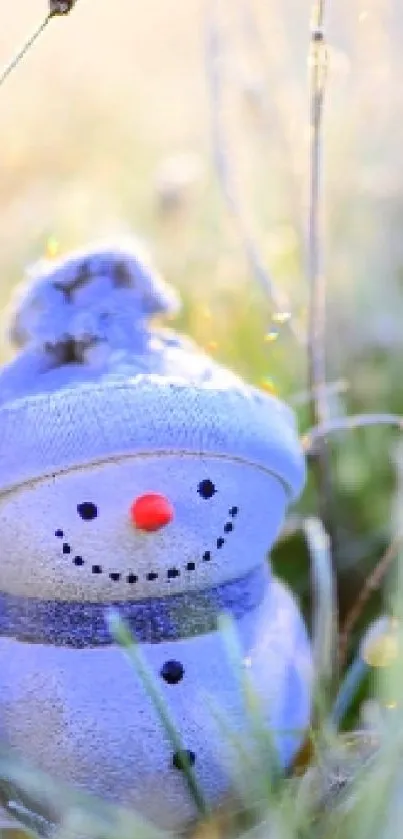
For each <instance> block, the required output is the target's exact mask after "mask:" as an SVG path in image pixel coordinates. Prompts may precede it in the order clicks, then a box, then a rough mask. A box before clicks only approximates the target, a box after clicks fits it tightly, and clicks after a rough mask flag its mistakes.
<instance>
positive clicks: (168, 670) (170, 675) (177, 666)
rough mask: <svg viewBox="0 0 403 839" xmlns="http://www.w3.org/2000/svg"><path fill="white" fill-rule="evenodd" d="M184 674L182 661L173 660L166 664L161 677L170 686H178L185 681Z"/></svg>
mask: <svg viewBox="0 0 403 839" xmlns="http://www.w3.org/2000/svg"><path fill="white" fill-rule="evenodd" d="M184 672H185V671H184V669H183V664H181V663H180V661H175V660H174V659H171V660H170V661H166V662H165V664H164V666H163V668H162V670H161V676H162V678H163V679H164V681H165V682H168V684H169V685H177V684H178V682H180V680H181V679H183V674H184Z"/></svg>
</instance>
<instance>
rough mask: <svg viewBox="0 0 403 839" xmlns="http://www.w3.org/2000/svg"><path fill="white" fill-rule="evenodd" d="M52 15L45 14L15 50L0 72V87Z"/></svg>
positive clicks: (50, 13)
mask: <svg viewBox="0 0 403 839" xmlns="http://www.w3.org/2000/svg"><path fill="white" fill-rule="evenodd" d="M52 17H53V14H52V12H49V14H47V15H46V17H45V19H44V20H43V21H42V23H40V24H39V26H38V27H37V28H36V29H35V31H34V32H33V33H32V35H31V36H30V37H29V38H28V40H27V41H25V44H24V45H23V46H22V47H21V49H20V50H19V51H18V52H17V54H16V55H15V56H14V58H12V59H11V61H10V62H9V64H7V65H6V67H5V68H4V70H3V71H2V72H1V73H0V87H1V86H2V85H3V84H4V82H5V81H6V79H8V77H9V76H10V75H11V73H12V72H13V70H15V69H16V67H18V65H19V63H20V61H22V59H23V58H24V57H25V56H26V54H27V52H29V50H30V49H31V47H33V45H34V43H35V41H37V40H38V38H39V37H40V35H42V32H44V30H45V29H46V27H47V25H48V23H49V21H51V20H52Z"/></svg>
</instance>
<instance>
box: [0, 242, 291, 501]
mask: <svg viewBox="0 0 403 839" xmlns="http://www.w3.org/2000/svg"><path fill="white" fill-rule="evenodd" d="M178 308H179V300H178V297H177V295H176V293H175V292H174V291H173V290H172V289H171V288H169V287H168V286H167V285H166V284H165V282H164V281H163V280H162V279H161V278H160V277H159V276H158V275H157V274H156V272H155V271H154V269H153V268H152V266H151V264H150V263H149V262H148V260H147V258H146V257H145V255H144V254H143V253H142V251H141V248H140V246H139V245H138V243H136V242H135V243H132V242H131V243H129V244H126V243H125V244H123V245H118V246H111V247H108V246H104V247H94V248H91V249H88V250H85V251H80V252H75V253H73V254H72V255H70V256H68V257H67V258H64V259H61V260H60V261H58V262H55V261H50V262H47V261H45V262H41V263H39V264H38V265H36V266H34V268H33V269H32V270H31V271H30V272H29V274H28V282H27V284H26V286H25V287H23V288H22V290H21V291H20V292H19V293H18V295H17V300H16V302H15V303H14V306H13V310H12V313H11V317H10V328H9V337H10V339H11V341H12V343H13V344H14V346H16V347H17V348H18V349H19V353H18V354H17V356H16V358H15V359H14V360H13V361H11V362H10V363H9V364H7V365H6V366H4V367H3V369H2V370H1V371H0V492H5V491H7V490H10V489H12V488H13V487H16V486H18V485H20V484H23V483H25V482H27V481H33V480H35V479H38V478H40V477H44V476H48V475H51V474H55V473H57V472H59V471H62V470H68V469H70V468H74V467H77V466H78V465H84V464H90V463H95V462H100V461H103V460H106V459H110V458H111V457H116V456H123V455H133V454H136V453H139V454H140V453H141V454H150V453H154V452H155V453H157V452H158V453H163V452H166V453H175V452H178V453H182V452H183V453H190V454H201V455H208V454H210V455H216V456H224V457H227V458H232V459H236V460H238V461H244V462H247V463H249V464H254V465H256V466H257V467H260V468H261V469H263V470H267V471H269V472H270V473H272V474H274V475H275V476H276V477H278V479H279V480H280V481H281V482H282V483H283V484H284V486H285V487H286V489H287V492H288V495H289V497H290V498H291V499H293V498H295V497H296V496H297V495H298V494H299V492H300V491H301V488H302V485H303V482H304V477H305V467H304V460H303V456H302V453H301V449H300V446H299V443H298V438H297V434H296V429H295V422H294V417H293V414H292V412H291V411H290V410H289V409H288V408H287V407H286V406H285V405H283V404H282V403H281V402H280V401H279V400H278V399H276V398H275V397H273V396H270V395H268V394H265V393H263V392H260V391H259V390H257V389H255V388H253V387H250V386H248V385H246V384H245V383H244V382H243V381H242V380H241V379H239V378H238V377H237V376H236V375H235V374H234V373H231V372H229V371H228V370H226V369H225V368H223V367H221V366H220V365H218V364H216V363H215V362H214V361H213V360H212V359H210V358H209V357H208V356H207V355H206V354H205V353H204V352H202V351H201V350H200V349H199V348H198V347H197V346H196V345H195V344H194V343H192V342H191V341H190V340H188V339H186V338H184V337H182V336H179V335H177V334H176V333H174V332H172V331H169V330H163V329H161V328H157V327H156V326H155V325H153V324H152V323H150V320H151V318H152V317H153V316H155V315H161V314H164V313H165V314H167V313H174V312H176V311H177V309H178Z"/></svg>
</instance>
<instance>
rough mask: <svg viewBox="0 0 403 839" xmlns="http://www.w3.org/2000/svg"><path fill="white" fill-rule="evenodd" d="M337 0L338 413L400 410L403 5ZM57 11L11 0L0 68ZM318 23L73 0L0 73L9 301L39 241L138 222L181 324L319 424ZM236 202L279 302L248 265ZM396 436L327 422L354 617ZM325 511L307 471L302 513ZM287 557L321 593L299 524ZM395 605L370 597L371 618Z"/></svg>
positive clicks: (332, 306) (1, 230) (304, 15)
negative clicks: (310, 63) (231, 197)
mask: <svg viewBox="0 0 403 839" xmlns="http://www.w3.org/2000/svg"><path fill="white" fill-rule="evenodd" d="M329 5H330V8H329V14H328V18H327V26H326V29H327V37H328V40H329V45H330V46H329V59H330V69H329V75H328V82H327V93H326V107H325V119H324V134H323V148H324V158H323V160H324V167H325V182H324V187H325V195H324V197H325V233H324V244H325V250H326V275H327V283H328V325H327V362H328V378H329V381H330V382H333V383H335V386H334V388H333V390H332V395H331V397H330V410H331V414H332V416H338V415H346V414H350V413H356V412H364V411H381V412H397V413H403V384H402V374H401V370H402V350H403V346H402V345H403V329H402V324H403V288H402V286H403V237H402V235H401V227H402V221H403V159H402V149H403V88H402V84H401V77H402V72H403V56H402V47H401V44H402V37H403V8H402V6H401V3H400V0H354V2H352V0H339V2H337V3H332V4H329ZM46 11H47V6H46V3H44V2H42V0H18V3H12V2H10V0H0V66H3V65H5V64H6V63H7V62H8V61H9V59H10V58H11V57H12V55H13V53H14V52H15V51H16V49H17V48H18V47H19V46H20V45H21V44H22V42H23V41H24V39H25V37H26V36H27V35H28V34H29V33H30V31H31V30H32V29H34V28H35V26H36V25H37V24H38V23H39V22H40V20H41V19H42V18H43V17H44V15H45V14H46ZM309 23H310V3H309V2H307V0H281V3H280V2H278V0H277V2H276V0H221V2H217V3H214V4H212V3H211V4H210V3H208V2H202V1H201V0H186V2H179V3H178V0H164V2H163V3H162V2H160V0H147V2H145V3H144V2H140V0H119V2H118V3H117V2H116V1H115V2H114V0H78V2H77V5H76V7H75V8H74V9H73V11H72V13H71V14H70V15H69V16H68V17H66V18H60V19H57V20H54V21H52V22H51V24H50V25H49V27H48V28H47V30H46V31H45V33H44V34H43V35H42V37H41V39H40V40H39V41H38V43H37V44H36V46H35V48H34V49H32V51H31V52H30V53H29V55H28V56H27V57H26V58H25V59H24V62H23V63H22V64H21V65H20V67H19V68H18V70H17V71H16V72H15V73H14V74H13V75H12V76H10V78H9V79H8V81H7V82H6V83H5V84H4V86H3V87H2V88H1V90H0V137H1V140H0V150H1V151H0V155H1V157H0V159H1V163H0V168H1V177H0V220H1V221H0V276H1V284H0V305H1V307H2V308H3V307H4V305H5V304H6V302H7V300H8V297H9V294H10V291H11V289H12V287H13V286H14V285H15V283H16V282H17V281H19V280H20V279H21V277H22V276H23V273H24V269H25V267H26V265H27V264H29V263H30V262H31V261H32V260H35V259H37V258H38V257H41V256H43V255H44V254H47V255H48V256H50V257H53V256H57V255H59V254H63V253H64V252H65V251H67V250H68V249H70V248H72V247H76V246H80V245H83V244H85V243H86V242H87V241H88V240H91V239H97V238H100V237H102V236H104V235H108V236H109V235H111V234H120V233H122V234H126V233H128V232H129V233H130V232H135V233H136V234H140V236H142V237H143V238H144V239H145V240H146V242H148V244H149V246H150V248H151V250H152V253H153V255H154V258H155V261H156V262H157V264H158V266H159V268H160V269H161V271H162V272H163V273H164V274H165V276H166V278H167V280H168V281H170V282H172V283H173V284H174V285H176V286H177V287H179V288H180V290H181V292H182V295H183V301H184V305H183V311H182V313H181V315H180V317H179V318H178V319H177V321H176V324H175V325H176V326H177V327H178V328H180V329H183V330H186V331H187V332H189V333H190V334H192V335H193V337H194V338H195V339H196V340H197V341H198V342H199V343H200V344H201V345H203V346H204V347H206V349H207V350H208V351H209V352H211V353H212V354H213V355H215V357H216V358H217V359H219V360H221V361H223V362H224V363H226V364H229V365H231V366H233V367H234V368H235V369H236V370H238V371H239V372H240V373H241V374H242V375H244V376H245V377H246V378H247V379H248V380H250V381H253V382H255V383H256V384H258V385H259V386H262V387H266V388H268V389H274V390H275V391H276V392H278V394H279V395H280V396H281V397H282V398H285V399H287V400H289V401H290V402H291V403H292V404H293V406H294V407H295V409H296V411H297V413H298V417H299V422H300V428H301V432H303V431H306V430H307V428H308V422H309V414H308V410H307V393H306V388H307V386H306V345H305V342H306V328H307V302H308V286H307V280H306V270H305V266H306V244H305V238H306V236H305V234H306V227H307V200H306V198H307V187H308V175H309V171H308V140H309V99H308V84H307V54H308V46H309ZM211 43H214V48H215V51H216V54H215V61H214V67H213V68H212V62H211V54H209V50H208V44H210V46H211ZM212 69H213V70H214V72H215V77H214V78H213V86H212V85H211V77H212V75H213V76H214V73H212ZM214 79H215V80H214ZM217 79H218V81H217ZM217 86H218V88H219V93H220V96H219V100H220V101H219V106H217V101H215V100H216V98H217V92H218V91H217ZM217 152H219V154H220V156H221V162H222V165H223V166H224V170H225V171H226V172H227V174H228V173H229V177H230V179H231V181H232V186H233V187H234V189H236V194H237V201H238V204H239V206H238V218H235V220H234V217H233V215H231V213H229V212H228V207H227V205H226V202H225V197H224V195H223V190H222V188H221V186H220V182H219V178H217V173H216V171H215V168H214V161H215V158H216V156H217ZM240 216H241V217H242V219H241V220H242V226H243V227H244V228H245V229H247V230H248V231H250V235H251V236H252V237H253V241H254V243H255V245H256V248H257V250H258V253H259V258H260V261H261V264H262V266H264V268H265V270H267V272H268V273H270V276H271V278H272V280H273V282H274V284H275V286H276V289H277V293H278V297H279V299H280V300H281V306H280V308H279V306H278V305H274V304H273V303H272V302H271V300H270V298H269V296H268V295H267V294H266V293H265V291H264V289H263V287H262V284H261V283H259V281H258V279H257V277H256V276H255V275H254V273H253V271H251V269H250V264H249V262H248V259H247V256H246V252H245V241H244V240H243V238H242V236H241V235H240V231H239V220H240ZM234 222H235V223H234ZM289 316H291V319H290V318H289ZM3 321H4V319H3ZM290 327H291V328H290ZM293 333H297V334H296V335H295V334H293ZM8 353H9V348H8V347H7V345H6V343H4V342H3V344H2V346H1V354H2V358H3V359H4V358H5V357H6V356H7V354H8ZM396 435H397V432H396V431H394V430H393V429H389V428H388V427H386V426H379V427H375V428H371V429H366V430H360V431H355V432H349V433H348V434H343V435H342V436H336V437H334V439H333V438H332V468H333V488H334V496H335V515H336V518H337V530H338V551H337V556H336V557H335V561H336V564H337V573H338V584H339V604H340V614H341V617H342V618H343V616H344V615H345V614H346V612H347V611H348V609H349V608H350V606H351V604H352V602H353V601H354V599H355V597H356V594H357V592H358V591H359V590H360V588H361V586H362V583H363V580H364V579H365V578H366V577H367V575H368V573H369V571H370V569H371V568H372V567H373V566H374V564H375V563H376V560H377V559H378V558H379V556H380V555H381V553H382V552H383V550H384V549H385V547H386V546H387V544H388V543H389V541H390V539H391V537H392V535H393V521H392V512H391V511H392V502H393V495H394V487H395V469H394V451H395V445H396ZM315 510H316V498H315V494H314V492H313V488H312V487H311V486H310V485H309V486H308V488H307V491H306V493H305V495H304V498H303V499H302V501H301V503H300V506H299V512H301V513H302V514H306V513H310V514H312V513H315ZM274 559H275V563H276V566H277V568H278V571H279V573H280V574H282V575H283V576H284V577H286V578H287V579H288V580H289V581H290V582H291V583H292V585H293V586H294V587H295V588H296V589H297V590H298V591H299V592H300V594H301V595H302V596H303V597H305V595H306V594H307V591H308V587H309V564H308V558H307V555H306V548H305V545H304V543H303V540H302V539H301V537H300V536H299V535H298V533H294V534H289V535H284V538H283V539H282V540H281V542H280V544H279V546H278V547H277V548H276V551H275V554H274ZM307 605H309V604H307ZM378 608H379V603H378V600H377V598H374V599H373V600H372V602H371V605H370V609H369V610H367V613H366V616H365V617H364V621H366V620H368V616H369V614H370V613H374V612H376V611H377V609H378Z"/></svg>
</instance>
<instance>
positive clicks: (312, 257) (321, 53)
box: [308, 0, 335, 551]
mask: <svg viewBox="0 0 403 839" xmlns="http://www.w3.org/2000/svg"><path fill="white" fill-rule="evenodd" d="M324 13H325V2H324V0H322V2H320V1H319V2H317V0H315V2H314V5H313V9H312V27H311V42H310V51H309V69H310V180H309V216H308V278H309V289H310V295H309V318H308V321H309V323H308V390H309V391H310V393H311V394H312V399H311V416H312V424H313V425H318V424H323V423H325V422H326V421H327V419H328V404H327V397H326V359H325V330H326V311H325V310H326V280H325V271H324V255H323V230H322V227H323V222H322V209H323V208H322V200H321V199H322V121H323V119H322V118H323V104H324V94H325V83H326V74H327V47H326V42H325V37H324V32H323V25H324ZM312 468H313V470H314V472H315V477H316V483H317V488H318V494H319V509H320V515H321V518H322V519H323V522H324V524H325V527H326V530H327V531H328V533H329V537H330V541H331V546H332V549H333V551H334V550H335V532H334V529H335V528H334V522H335V517H334V515H333V497H332V496H333V493H332V484H331V467H330V456H329V452H328V448H327V444H326V442H325V441H321V445H320V447H319V449H318V451H317V452H316V456H315V460H314V461H312Z"/></svg>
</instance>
